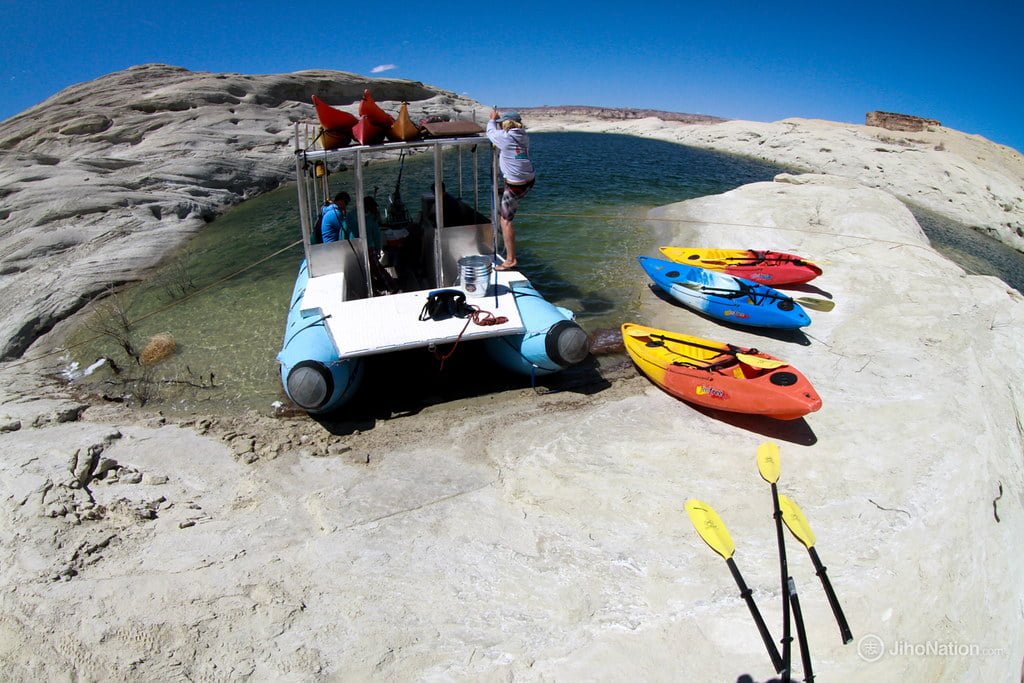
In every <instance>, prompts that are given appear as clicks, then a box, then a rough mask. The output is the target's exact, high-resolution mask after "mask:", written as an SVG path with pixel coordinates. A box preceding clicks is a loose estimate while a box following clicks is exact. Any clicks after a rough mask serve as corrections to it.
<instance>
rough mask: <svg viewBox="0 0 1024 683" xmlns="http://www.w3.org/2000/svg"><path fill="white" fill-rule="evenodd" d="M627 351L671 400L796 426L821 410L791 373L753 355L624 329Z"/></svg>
mask: <svg viewBox="0 0 1024 683" xmlns="http://www.w3.org/2000/svg"><path fill="white" fill-rule="evenodd" d="M622 340H623V341H624V342H625V345H626V351H627V352H628V353H629V355H630V357H631V358H632V359H633V362H634V363H636V365H637V367H638V368H640V370H641V372H643V373H644V374H645V375H647V377H648V378H650V380H651V381H652V382H654V383H655V384H657V385H658V386H659V387H661V388H662V389H664V390H665V391H666V392H668V393H669V394H672V395H673V396H675V397H676V398H679V399H682V400H683V401H686V402H688V403H693V404H696V405H699V406H704V407H706V408H715V409H718V410H727V411H730V412H734V413H747V414H750V415H764V416H766V417H773V418H776V419H778V420H795V419H797V418H800V417H803V416H804V415H807V414H808V413H813V412H814V411H816V410H818V409H820V408H821V398H820V397H819V396H818V394H817V392H816V391H815V390H814V387H813V386H811V383H810V381H808V379H807V378H806V377H804V376H803V374H801V373H800V371H798V370H797V369H796V368H794V367H792V366H791V365H789V364H788V363H786V362H785V361H782V360H779V359H778V358H775V357H774V356H770V355H768V354H767V353H762V352H760V351H758V350H757V349H750V348H742V347H739V346H733V345H732V344H726V343H724V342H717V341H711V340H708V339H701V338H700V337H691V336H688V335H684V334H678V333H675V332H667V331H665V330H658V329H655V328H653V327H644V326H643V325H635V324H633V323H626V324H624V325H623V326H622Z"/></svg>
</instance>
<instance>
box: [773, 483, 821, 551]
mask: <svg viewBox="0 0 1024 683" xmlns="http://www.w3.org/2000/svg"><path fill="white" fill-rule="evenodd" d="M779 510H780V511H781V512H782V521H783V522H785V523H786V526H787V527H788V528H789V530H790V531H792V532H793V535H794V536H796V537H797V539H798V540H799V541H800V542H801V543H803V544H804V545H805V546H807V547H808V548H810V547H811V546H813V545H814V542H815V540H816V539H815V538H814V532H813V531H811V525H810V524H808V523H807V518H806V517H804V513H803V512H801V511H800V508H798V507H797V506H796V503H794V502H793V501H792V500H791V499H790V498H789V497H787V496H784V495H781V494H780V495H779Z"/></svg>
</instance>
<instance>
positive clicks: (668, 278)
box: [637, 256, 811, 329]
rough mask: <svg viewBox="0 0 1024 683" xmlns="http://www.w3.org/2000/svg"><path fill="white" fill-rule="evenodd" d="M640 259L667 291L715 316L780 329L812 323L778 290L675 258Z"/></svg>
mask: <svg viewBox="0 0 1024 683" xmlns="http://www.w3.org/2000/svg"><path fill="white" fill-rule="evenodd" d="M637 260H638V261H639V262H640V265H641V266H643V268H644V270H645V271H647V275H648V276H650V278H651V279H652V280H654V283H655V284H656V285H658V287H660V288H661V289H662V290H664V291H665V293H666V294H669V295H670V296H671V297H672V298H673V299H675V300H676V301H678V302H679V303H681V304H683V305H684V306H686V307H687V308H692V309H693V310H695V311H698V312H700V313H704V314H706V315H709V316H711V317H712V318H717V319H719V320H724V321H725V322H730V323H736V324H739V325H750V326H753V327H773V328H778V329H797V328H800V327H805V326H807V325H810V324H811V319H810V318H809V317H808V316H807V313H806V312H805V311H804V309H803V308H801V306H800V304H798V303H796V302H795V301H793V299H792V297H789V296H786V295H785V294H783V293H782V292H780V291H778V290H777V289H772V288H771V287H766V286H765V285H761V284H758V283H756V282H753V281H751V280H744V279H743V278H738V277H734V276H732V275H726V274H725V273H721V272H718V271H714V270H708V269H707V268H699V267H697V266H690V265H686V264H683V263H675V262H674V261H664V260H662V259H656V258H651V257H649V256H640V257H638V258H637Z"/></svg>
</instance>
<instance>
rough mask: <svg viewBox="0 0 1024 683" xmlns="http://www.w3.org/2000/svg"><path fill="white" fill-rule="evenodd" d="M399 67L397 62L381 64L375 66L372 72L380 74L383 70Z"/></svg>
mask: <svg viewBox="0 0 1024 683" xmlns="http://www.w3.org/2000/svg"><path fill="white" fill-rule="evenodd" d="M397 68H398V65H397V64H379V65H378V66H375V67H373V68H372V69H370V73H372V74H379V73H380V72H381V71H391V70H392V69H397Z"/></svg>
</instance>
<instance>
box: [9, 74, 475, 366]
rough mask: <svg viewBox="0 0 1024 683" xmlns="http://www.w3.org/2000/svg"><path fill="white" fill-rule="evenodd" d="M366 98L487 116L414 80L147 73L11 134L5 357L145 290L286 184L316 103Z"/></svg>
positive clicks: (77, 93) (19, 119)
mask: <svg viewBox="0 0 1024 683" xmlns="http://www.w3.org/2000/svg"><path fill="white" fill-rule="evenodd" d="M366 88H370V89H371V92H372V93H373V94H374V97H375V98H376V99H377V100H378V101H379V102H381V104H382V106H384V107H385V108H386V109H397V102H398V101H402V100H405V101H408V102H409V103H410V113H411V114H412V116H413V118H414V119H415V118H419V117H421V116H426V115H433V114H449V115H456V116H459V115H461V116H463V117H466V118H471V117H472V116H473V113H474V110H475V109H479V111H478V112H477V118H478V120H483V119H482V118H481V117H482V116H486V111H485V110H483V109H481V108H479V107H478V105H476V104H475V103H474V102H471V101H469V100H466V99H464V98H461V97H458V96H456V95H454V94H453V93H450V92H447V91H443V90H439V89H437V88H433V87H430V86H425V85H423V84H422V83H416V82H412V81H401V80H394V79H370V78H364V77H362V76H357V75H355V74H350V73H345V72H339V71H303V72H298V73H294V74H277V75H265V76H251V75H241V74H214V73H196V72H191V71H188V70H186V69H182V68H178V67H173V66H165V65H159V64H150V65H145V66H138V67H133V68H130V69H127V70H125V71H120V72H117V73H113V74H110V75H108V76H104V77H102V78H99V79H96V80H95V81H91V82H88V83H80V84H78V85H74V86H72V87H70V88H67V89H65V90H63V91H61V92H60V93H57V94H56V95H54V96H53V97H51V98H50V99H48V100H46V101H45V102H42V103H41V104H39V105H37V106H35V107H32V108H31V109H28V110H26V111H25V112H23V113H21V114H19V115H17V116H15V117H12V118H10V119H8V120H6V121H3V122H2V123H0V152H2V155H0V275H3V278H2V280H0V329H2V330H3V334H2V335H0V358H12V357H16V356H18V355H20V354H21V353H22V352H23V351H24V350H25V349H26V348H27V347H28V346H29V345H30V344H31V343H32V342H33V341H34V340H35V339H37V338H38V337H39V336H40V335H41V334H43V333H45V332H46V331H48V330H50V329H51V328H52V327H53V326H54V325H55V324H56V323H57V322H58V321H60V320H61V319H63V318H66V317H67V316H69V315H71V314H72V313H74V312H75V311H77V310H79V309H80V308H81V307H82V306H84V305H85V304H86V303H87V302H89V301H90V300H91V299H92V298H93V297H95V296H96V295H97V294H99V293H102V292H103V291H104V290H105V289H107V288H108V287H111V286H116V285H119V284H121V283H124V282H128V281H132V280H136V279H138V278H139V277H141V275H142V274H143V273H144V272H145V271H146V269H148V268H150V267H152V266H155V265H156V264H158V263H159V262H160V261H161V260H162V259H164V258H165V257H167V256H168V255H169V254H170V253H172V252H174V251H175V250H176V249H178V248H179V247H181V246H182V245H183V244H184V242H185V241H186V240H187V239H188V238H189V237H190V236H191V235H192V234H194V233H195V232H196V231H197V230H199V229H200V228H201V227H202V226H203V225H204V224H205V223H207V222H209V221H210V220H212V219H213V218H214V217H215V216H217V214H218V213H219V212H221V211H222V210H224V209H225V208H226V207H228V206H231V205H233V204H236V203H238V202H240V201H242V200H243V199H245V198H247V197H251V196H253V195H256V194H259V193H260V192H264V191H266V190H268V189H272V188H274V187H276V186H278V185H279V184H280V183H282V182H283V181H285V180H286V179H288V178H289V177H290V176H291V173H292V172H293V169H294V162H293V160H292V155H291V154H290V153H289V150H290V149H291V148H292V140H293V138H294V133H293V127H292V124H293V123H295V122H296V121H303V120H314V118H315V115H314V112H313V106H312V104H311V100H310V97H311V96H312V95H318V96H319V97H321V98H322V99H324V100H325V101H327V102H329V103H331V104H334V105H336V106H339V107H341V108H345V105H349V104H351V103H353V102H357V101H358V99H359V98H360V97H361V96H362V93H363V90H364V89H366ZM392 105H394V106H392ZM349 109H350V110H353V111H354V107H349Z"/></svg>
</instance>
